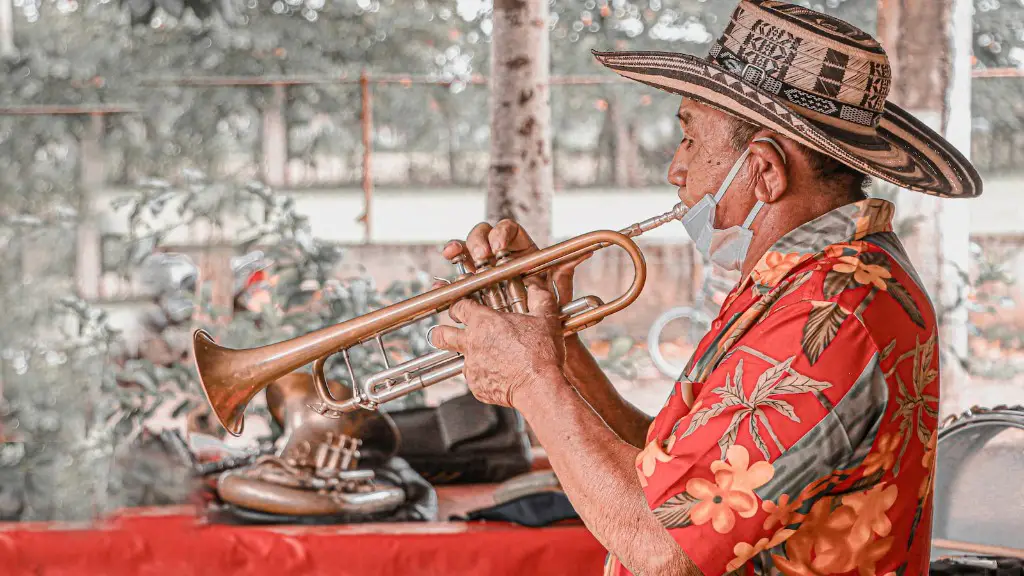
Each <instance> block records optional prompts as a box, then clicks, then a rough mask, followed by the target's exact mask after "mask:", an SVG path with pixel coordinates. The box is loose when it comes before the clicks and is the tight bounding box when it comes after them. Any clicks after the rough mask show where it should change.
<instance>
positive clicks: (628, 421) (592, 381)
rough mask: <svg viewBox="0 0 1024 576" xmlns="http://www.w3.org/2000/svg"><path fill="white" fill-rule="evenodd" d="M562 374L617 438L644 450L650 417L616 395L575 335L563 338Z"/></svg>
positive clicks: (595, 361) (617, 393) (602, 372)
mask: <svg viewBox="0 0 1024 576" xmlns="http://www.w3.org/2000/svg"><path fill="white" fill-rule="evenodd" d="M563 371H564V372H565V377H566V379H567V380H568V381H569V383H570V384H572V386H573V388H575V389H576V391H577V392H579V395H580V396H582V397H583V400H585V401H586V402H587V404H590V406H591V408H593V409H594V411H595V412H597V414H598V415H599V416H600V417H601V419H603V420H604V421H605V423H606V424H607V425H608V427H609V428H611V430H612V431H614V432H615V434H617V435H618V436H619V438H621V439H622V440H624V441H625V442H626V443H627V444H629V445H630V446H633V447H635V448H643V446H644V442H645V441H646V437H647V429H648V428H649V427H650V425H651V421H652V420H653V418H651V417H650V416H648V415H647V414H645V413H644V412H643V411H641V410H640V409H638V408H637V407H636V406H633V405H632V404H630V403H629V402H628V401H626V399H625V398H623V397H622V395H621V394H619V392H618V390H616V389H615V387H614V386H613V385H612V383H611V381H610V380H609V379H608V376H607V375H606V374H605V373H604V371H603V370H601V367H600V366H598V365H597V360H595V359H594V357H593V355H591V354H590V351H589V350H587V347H586V346H584V345H583V342H582V341H580V339H579V336H578V335H573V336H570V337H568V338H566V339H565V365H564V367H563ZM634 456H635V455H634Z"/></svg>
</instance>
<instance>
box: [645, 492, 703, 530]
mask: <svg viewBox="0 0 1024 576" xmlns="http://www.w3.org/2000/svg"><path fill="white" fill-rule="evenodd" d="M697 502H698V500H697V499H696V498H694V497H693V496H690V494H689V493H687V492H683V493H682V494H676V495H675V496H673V497H671V498H669V499H668V500H666V501H665V502H664V503H662V505H661V506H658V507H657V508H656V509H655V510H654V517H655V518H657V519H658V521H659V522H661V525H662V526H664V527H665V528H683V527H685V526H689V525H690V509H692V508H693V505H694V504H696V503H697Z"/></svg>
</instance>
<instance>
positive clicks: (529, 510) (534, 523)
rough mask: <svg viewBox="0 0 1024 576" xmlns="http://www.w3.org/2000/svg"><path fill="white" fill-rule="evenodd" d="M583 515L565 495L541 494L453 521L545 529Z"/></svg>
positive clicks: (456, 518)
mask: <svg viewBox="0 0 1024 576" xmlns="http://www.w3.org/2000/svg"><path fill="white" fill-rule="evenodd" d="M579 517H580V516H579V514H577V513H576V509H575V508H573V507H572V503H571V502H569V497H568V496H566V495H565V493H564V492H553V491H552V492H537V493H535V494H526V495H524V496H520V497H518V498H515V499H513V500H509V501H508V502H503V503H501V504H495V505H494V506H491V507H489V508H481V509H479V510H472V511H470V512H467V513H466V515H465V516H451V517H449V518H448V519H449V520H466V521H471V520H492V521H494V520H496V521H499V522H513V523H515V524H519V525H520V526H527V527H530V528H541V527H543V526H550V525H551V524H554V523H555V522H561V521H562V520H578V519H579Z"/></svg>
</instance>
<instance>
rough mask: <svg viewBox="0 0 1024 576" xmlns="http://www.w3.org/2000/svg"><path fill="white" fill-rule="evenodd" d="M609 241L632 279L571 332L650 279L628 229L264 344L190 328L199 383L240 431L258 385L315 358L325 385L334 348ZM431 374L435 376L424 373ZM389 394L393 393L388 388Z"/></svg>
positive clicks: (656, 221)
mask: <svg viewBox="0 0 1024 576" xmlns="http://www.w3.org/2000/svg"><path fill="white" fill-rule="evenodd" d="M684 213H685V209H684V208H682V207H681V206H677V207H676V209H674V210H673V211H671V212H669V213H666V214H663V215H661V216H658V217H656V218H652V219H649V220H647V221H645V222H642V223H640V224H636V225H634V226H631V227H629V228H626V229H625V230H624V231H625V232H626V233H627V234H629V235H636V234H640V233H643V232H646V231H647V230H650V229H651V228H653V227H656V226H658V225H661V224H664V223H665V222H669V221H672V220H675V219H678V218H680V217H681V216H682V215H683V214H684ZM612 245H616V246H619V247H621V248H622V249H623V250H625V251H626V253H627V254H629V256H630V259H631V261H632V262H633V269H634V272H635V278H634V280H633V283H632V284H631V286H630V287H629V289H628V290H627V291H626V292H625V293H624V294H622V295H621V296H619V297H618V298H616V299H615V300H612V301H611V302H609V303H607V304H599V305H598V306H597V307H596V308H595V307H592V306H588V308H590V309H588V310H586V311H584V312H582V313H581V314H579V315H576V316H572V317H570V318H568V319H567V320H566V323H565V327H566V333H567V334H568V333H574V332H578V331H579V330H582V329H584V328H586V327H588V326H592V325H594V324H596V323H597V322H599V321H600V320H601V319H602V318H604V317H605V316H608V315H610V314H614V313H615V312H618V311H620V310H622V309H623V308H625V307H626V306H628V305H629V304H630V303H632V302H633V301H634V300H636V298H637V297H638V296H639V295H640V291H641V290H642V289H643V286H644V281H645V279H646V269H645V264H644V259H643V254H642V253H641V252H640V249H639V248H638V247H637V245H636V244H635V243H634V242H633V241H632V240H630V239H629V237H628V236H627V235H625V234H622V233H619V232H612V231H610V230H603V231H597V232H590V233H588V234H583V235H580V236H577V237H575V238H571V239H569V240H566V241H564V242H560V243H558V244H556V245H554V246H551V247H549V248H546V249H544V250H538V251H536V252H533V253H531V254H527V255H525V256H522V257H519V258H516V259H513V260H511V261H508V262H506V263H505V264H503V265H501V266H496V267H494V268H491V269H488V270H485V271H483V272H478V273H476V274H472V275H470V276H468V277H465V278H461V279H459V280H457V281H456V282H453V283H452V284H449V285H447V286H442V287H440V288H437V289H434V290H431V291H429V292H426V293H424V294H420V295H418V296H415V297H413V298H410V299H408V300H405V301H402V302H398V303H395V304H392V305H390V306H387V307H385V308H382V309H380V310H376V311H374V312H371V313H369V314H366V315H363V316H360V317H358V318H353V319H352V320H348V321H345V322H342V323H340V324H335V325H333V326H328V327H325V328H321V329H320V330H316V331H314V332H310V333H308V334H305V335H303V336H299V337H297V338H293V339H291V340H287V341H284V342H279V343H276V344H270V345H267V346H261V347H259V348H251V349H247V350H231V349H228V348H223V347H221V346H218V345H217V344H216V342H214V340H213V338H212V337H211V336H210V334H209V333H207V332H206V331H204V330H196V331H195V333H194V334H193V349H194V355H193V356H194V358H195V364H196V370H197V372H198V374H199V380H200V384H201V385H202V387H203V391H204V394H206V397H207V400H208V401H209V403H210V405H211V406H212V407H213V410H214V414H215V415H216V416H217V419H218V420H219V421H220V422H221V424H222V425H223V426H224V428H225V429H227V430H228V432H230V433H231V434H234V435H238V434H240V433H241V431H242V427H243V418H242V415H243V412H244V410H245V406H246V405H247V404H248V403H249V402H250V401H251V400H252V398H253V397H254V396H255V395H256V394H257V393H259V391H260V390H262V389H264V388H265V387H266V386H268V385H269V384H270V383H271V382H274V381H275V380H277V379H279V378H281V377H283V376H285V375H286V374H289V373H291V372H293V371H295V370H297V369H298V368H301V367H302V366H305V365H306V364H308V363H310V362H313V361H317V362H316V364H315V365H314V370H313V373H314V379H315V380H316V383H317V387H318V389H319V388H321V387H326V382H325V380H326V379H325V378H324V377H323V365H324V361H325V360H326V358H327V357H329V356H330V355H332V354H334V353H336V352H339V351H343V350H346V349H348V348H351V347H352V346H355V345H358V344H361V343H363V342H367V341H368V340H371V339H374V338H376V337H377V336H380V335H383V334H385V333H387V332H389V331H391V330H394V329H395V328H396V327H398V326H402V325H406V324H408V323H410V322H412V321H414V320H417V319H422V318H425V317H427V316H430V315H431V314H435V313H439V312H443V311H444V310H446V309H447V308H448V307H450V306H451V305H452V304H453V303H455V302H457V301H458V300H460V299H462V298H466V297H468V296H471V295H474V294H477V293H479V292H481V291H483V290H485V289H487V288H489V287H494V286H496V285H500V284H501V283H504V282H508V281H509V280H513V279H520V278H523V277H528V276H533V275H536V274H538V273H539V272H540V271H543V270H546V269H548V268H550V266H551V265H552V263H553V262H563V261H568V260H571V259H575V258H579V257H581V256H583V255H585V254H588V253H590V252H593V251H595V250H598V249H600V248H603V247H607V246H612ZM449 368H450V366H449V365H447V364H446V365H445V366H444V367H443V370H442V371H443V372H445V373H447V372H449ZM433 378H434V376H433V375H431V376H430V378H428V379H427V380H433ZM354 388H358V386H354ZM318 392H319V393H320V397H321V400H322V401H323V402H324V403H325V404H327V405H335V406H336V405H338V403H337V402H336V401H334V399H333V398H331V396H330V392H329V391H327V390H318ZM354 395H355V397H353V398H352V399H351V400H349V401H347V402H344V403H341V405H343V406H346V407H348V406H354V405H358V404H361V403H363V402H366V401H367V400H368V398H360V397H358V396H359V395H360V393H359V392H356V391H354ZM388 396H389V397H391V395H390V394H388ZM332 407H333V406H332Z"/></svg>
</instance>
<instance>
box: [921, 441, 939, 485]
mask: <svg viewBox="0 0 1024 576" xmlns="http://www.w3.org/2000/svg"><path fill="white" fill-rule="evenodd" d="M938 439H939V435H938V434H936V433H934V432H932V439H931V440H929V441H928V446H926V447H925V450H924V456H922V457H921V466H924V469H925V471H926V472H925V477H924V480H922V481H921V488H920V490H918V491H917V497H918V498H924V497H925V496H927V495H928V494H929V493H930V492H931V491H932V487H933V486H934V485H935V444H936V442H937V441H938Z"/></svg>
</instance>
